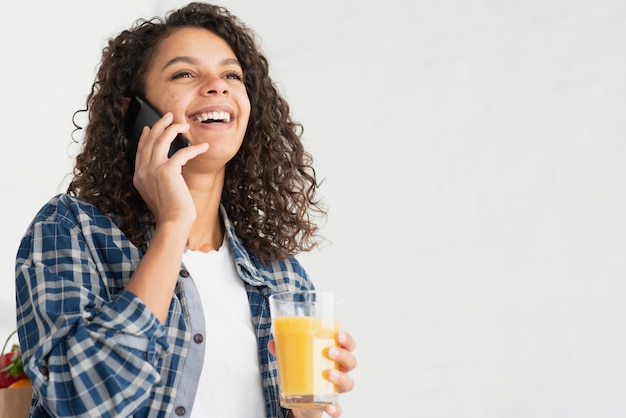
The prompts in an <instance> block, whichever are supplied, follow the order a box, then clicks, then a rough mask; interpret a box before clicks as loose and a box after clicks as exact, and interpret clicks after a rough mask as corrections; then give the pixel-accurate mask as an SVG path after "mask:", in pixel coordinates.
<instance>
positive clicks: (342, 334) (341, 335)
mask: <svg viewBox="0 0 626 418" xmlns="http://www.w3.org/2000/svg"><path fill="white" fill-rule="evenodd" d="M337 341H339V342H340V343H345V342H346V341H348V336H347V335H346V333H345V332H343V331H339V332H338V333H337Z"/></svg>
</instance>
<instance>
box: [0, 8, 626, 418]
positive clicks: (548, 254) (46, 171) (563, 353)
mask: <svg viewBox="0 0 626 418" xmlns="http://www.w3.org/2000/svg"><path fill="white" fill-rule="evenodd" d="M182 4H183V3H182V2H180V1H173V0H172V1H165V0H163V1H150V0H141V1H133V2H130V1H127V0H108V1H106V2H104V1H101V2H86V1H82V0H66V1H57V2H47V1H43V0H42V1H40V2H39V4H38V5H37V6H36V7H31V6H30V5H29V6H22V5H21V3H17V2H12V3H9V4H5V5H4V6H3V12H2V14H3V24H2V25H0V45H1V50H2V70H1V75H2V76H1V77H0V83H1V84H0V91H1V92H2V93H1V96H2V99H1V100H0V103H1V106H2V112H1V113H0V118H1V132H2V143H3V144H4V147H3V152H2V153H1V154H0V170H1V173H2V175H1V176H0V182H1V185H0V187H1V189H0V190H2V194H3V196H4V197H3V199H2V200H3V204H2V206H3V211H2V216H1V217H0V222H1V223H2V226H1V230H2V233H3V237H2V240H0V245H1V247H0V250H1V251H0V285H1V286H2V288H4V289H5V291H4V292H1V293H0V305H1V308H0V336H1V335H7V334H8V333H9V332H10V331H11V330H12V329H13V328H14V327H15V320H14V292H13V290H14V284H13V259H14V255H15V250H16V248H17V244H18V241H19V239H20V238H21V235H22V233H23V232H24V230H25V228H26V226H27V224H28V223H29V221H30V219H31V218H32V216H33V215H34V213H35V211H36V210H37V209H38V208H39V207H40V206H41V205H42V204H43V203H44V202H45V201H46V200H47V199H48V198H49V197H51V196H52V195H53V194H55V193H57V192H58V191H63V190H64V189H65V185H66V178H65V176H66V174H68V173H69V172H70V170H71V156H73V155H74V153H75V151H76V147H73V146H71V141H70V134H71V130H72V125H71V116H72V113H73V112H74V111H75V110H77V109H78V108H80V107H81V106H82V105H83V102H84V98H85V96H86V94H87V93H88V91H89V87H90V85H91V81H92V79H93V76H94V72H95V68H96V65H97V63H98V60H99V55H100V50H101V48H102V47H103V46H104V44H105V41H106V39H107V38H108V37H109V36H111V35H114V34H116V33H117V32H118V31H119V30H122V29H124V28H125V27H127V26H129V25H130V24H131V23H132V22H133V21H134V20H135V18H137V17H142V16H143V17H150V16H153V15H154V14H161V13H162V12H163V11H166V10H170V9H172V8H174V7H177V6H180V5H182ZM221 4H223V5H225V6H227V7H228V8H229V9H230V10H231V11H233V12H234V13H236V14H237V15H239V16H240V17H241V18H242V19H243V20H244V21H246V22H247V23H248V24H249V25H250V26H251V27H252V28H253V29H255V30H256V31H257V33H258V34H259V36H260V38H261V39H262V45H263V49H264V51H265V52H266V54H267V56H268V57H269V59H270V62H271V65H272V67H271V69H272V74H273V76H274V78H275V80H276V81H278V82H279V86H280V88H281V90H282V91H283V92H284V94H285V96H286V97H287V98H288V100H289V101H290V104H291V106H292V110H293V115H294V118H295V119H297V120H299V121H301V122H303V123H304V125H305V137H306V146H307V147H308V148H309V150H310V151H311V152H312V153H313V155H314V157H315V159H316V163H317V167H318V171H319V175H320V176H321V177H322V178H325V179H326V180H325V183H324V186H323V189H322V195H323V197H324V198H325V200H326V201H327V203H328V205H329V207H330V213H329V218H328V222H327V224H326V226H325V227H324V229H323V233H324V235H325V236H326V237H327V238H328V240H329V245H327V246H325V247H324V248H323V249H322V250H321V251H315V252H313V253H309V254H306V255H303V256H302V257H301V260H302V262H303V263H304V264H305V266H306V267H307V268H308V270H309V272H310V273H311V275H312V276H313V277H314V279H315V280H316V282H317V285H318V288H325V289H333V290H337V291H340V292H343V293H345V294H346V295H347V297H348V307H347V310H348V312H347V318H346V328H347V329H349V330H350V331H351V332H352V333H353V334H354V335H355V337H356V339H357V342H358V349H357V351H356V355H357V356H358V358H359V362H360V363H359V367H358V368H357V370H356V371H355V372H354V377H355V379H356V380H357V385H356V388H355V390H354V392H352V393H350V394H346V395H344V396H343V397H342V404H343V405H344V408H345V414H344V416H345V417H346V418H370V417H372V418H378V417H392V416H403V417H404V416H407V417H429V418H431V417H442V418H443V417H445V418H457V417H465V418H473V417H498V418H499V417H506V418H517V417H542V418H543V417H546V418H548V417H550V418H553V417H568V418H575V417H624V416H625V415H626V397H624V393H625V392H626V355H625V353H626V303H625V297H626V280H625V279H626V267H625V266H624V262H623V261H624V258H625V254H626V195H625V185H626V184H625V183H626V168H625V167H626V164H625V161H626V145H625V141H624V138H625V137H626V117H625V110H626V3H624V2H623V1H622V0H593V1H591V0H587V1H584V0H578V1H566V0H542V1H538V0H532V1H523V2H522V1H516V0H502V1H496V0H481V1H474V2H465V1H462V0H441V1H437V2H432V1H427V0H414V1H400V0H388V1H385V2H375V1H372V0H360V1H354V0H353V1H349V0H338V1H329V0H317V1H315V2H297V1H291V0H265V1H258V0H257V1H254V0H239V1H237V0H225V1H223V2H222V3H221ZM0 339H4V338H0Z"/></svg>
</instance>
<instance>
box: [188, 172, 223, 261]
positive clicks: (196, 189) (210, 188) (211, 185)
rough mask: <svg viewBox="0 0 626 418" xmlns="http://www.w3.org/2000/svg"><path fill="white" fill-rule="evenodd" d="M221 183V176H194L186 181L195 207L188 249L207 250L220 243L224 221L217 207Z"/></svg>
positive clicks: (218, 245) (217, 246)
mask: <svg viewBox="0 0 626 418" xmlns="http://www.w3.org/2000/svg"><path fill="white" fill-rule="evenodd" d="M223 184H224V179H223V176H222V177H221V178H219V179H216V178H215V177H212V178H208V177H205V178H198V177H194V179H193V181H189V180H188V181H187V186H188V187H189V191H190V192H191V196H192V198H193V202H194V206H195V207H196V220H195V221H194V223H193V225H192V227H191V232H190V233H189V238H188V239H187V247H188V248H189V249H190V250H194V251H203V252H207V251H211V250H218V249H219V248H220V246H221V245H222V242H223V241H224V223H223V222H222V219H221V217H220V212H219V209H220V200H221V197H222V188H223Z"/></svg>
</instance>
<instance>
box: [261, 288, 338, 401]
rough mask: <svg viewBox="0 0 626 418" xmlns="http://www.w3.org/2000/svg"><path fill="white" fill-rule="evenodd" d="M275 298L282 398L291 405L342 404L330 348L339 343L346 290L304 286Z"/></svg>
mask: <svg viewBox="0 0 626 418" xmlns="http://www.w3.org/2000/svg"><path fill="white" fill-rule="evenodd" d="M269 300H270V313H271V316H272V333H273V334H274V340H275V344H276V358H277V361H278V382H279V385H280V404H281V405H282V406H283V407H284V408H290V409H294V408H323V407H324V406H325V405H328V404H336V403H337V396H338V393H337V388H336V387H335V385H334V384H333V383H332V382H330V381H329V380H328V379H327V378H326V375H327V371H328V370H329V369H334V368H336V367H337V365H336V364H335V362H334V361H332V360H330V359H329V358H328V357H327V354H326V353H327V351H328V349H329V348H330V347H333V346H337V342H336V339H335V335H336V333H337V331H339V330H341V315H342V310H343V300H344V298H343V296H341V295H338V294H336V293H332V292H318V291H301V292H284V293H276V294H273V295H271V296H270V298H269Z"/></svg>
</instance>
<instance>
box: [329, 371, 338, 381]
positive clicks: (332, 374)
mask: <svg viewBox="0 0 626 418" xmlns="http://www.w3.org/2000/svg"><path fill="white" fill-rule="evenodd" d="M328 379H329V380H330V381H332V382H336V381H337V380H339V372H338V371H337V370H335V369H329V370H328Z"/></svg>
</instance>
